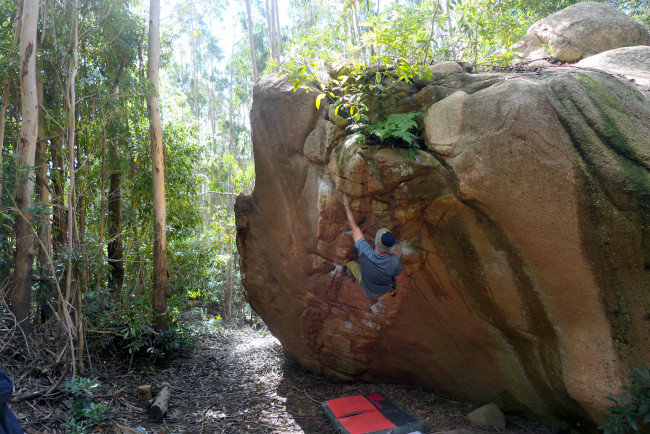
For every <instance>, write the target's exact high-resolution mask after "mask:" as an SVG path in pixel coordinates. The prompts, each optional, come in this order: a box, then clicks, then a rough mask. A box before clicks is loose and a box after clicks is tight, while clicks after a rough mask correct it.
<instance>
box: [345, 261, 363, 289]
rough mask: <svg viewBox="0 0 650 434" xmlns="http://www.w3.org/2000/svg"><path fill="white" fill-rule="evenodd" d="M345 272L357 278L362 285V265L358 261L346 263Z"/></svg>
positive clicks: (352, 277) (350, 276)
mask: <svg viewBox="0 0 650 434" xmlns="http://www.w3.org/2000/svg"><path fill="white" fill-rule="evenodd" d="M345 274H346V276H348V277H349V278H351V279H355V280H356V281H357V283H359V285H361V265H359V263H358V262H355V261H350V262H348V263H347V264H346V265H345Z"/></svg>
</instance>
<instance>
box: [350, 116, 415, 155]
mask: <svg viewBox="0 0 650 434" xmlns="http://www.w3.org/2000/svg"><path fill="white" fill-rule="evenodd" d="M422 113H423V112H422V111H417V112H410V113H393V114H391V115H388V117H387V118H386V120H385V121H382V122H379V123H377V124H371V125H363V126H361V127H360V128H359V129H360V130H361V131H362V132H364V133H366V134H368V135H370V136H371V137H373V136H374V137H376V138H377V139H379V142H380V143H384V142H389V143H392V144H395V145H397V146H400V147H406V148H407V149H408V156H409V158H415V156H416V155H417V152H418V150H419V149H420V145H419V143H418V142H417V135H416V133H417V129H418V124H417V122H416V120H417V119H418V118H419V117H421V116H422Z"/></svg>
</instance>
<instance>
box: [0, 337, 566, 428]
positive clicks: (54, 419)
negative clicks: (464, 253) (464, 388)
mask: <svg viewBox="0 0 650 434" xmlns="http://www.w3.org/2000/svg"><path fill="white" fill-rule="evenodd" d="M127 359H128V358H127ZM129 366H130V367H131V369H130V370H129V369H128V368H129ZM10 371H11V369H10ZM15 374H16V375H18V372H15ZM89 376H91V377H98V379H99V381H100V382H101V386H100V387H98V388H97V389H95V390H93V400H94V401H95V402H96V403H102V404H104V405H107V406H110V407H111V409H112V411H111V413H110V422H107V423H104V424H103V425H101V426H100V427H99V428H96V429H95V430H94V431H93V432H105V433H139V434H143V433H148V434H162V433H188V434H198V433H303V432H304V433H328V432H334V429H333V427H332V425H330V423H329V422H328V421H327V419H326V418H325V416H324V415H323V412H322V409H321V404H320V403H321V401H326V400H330V399H334V398H339V397H344V396H350V395H357V394H365V393H372V392H376V391H379V392H382V393H384V394H385V395H386V396H388V397H390V398H391V399H392V400H393V401H395V402H396V403H397V404H398V405H399V406H401V407H402V408H404V409H405V410H406V411H408V412H409V413H411V414H412V415H413V416H415V417H417V418H419V419H420V420H422V421H424V423H425V432H427V433H435V432H443V431H453V430H456V432H457V433H462V434H469V433H478V432H497V431H496V430H495V431H491V430H483V431H481V430H478V429H476V428H472V427H470V425H469V422H468V420H467V418H466V415H467V414H468V413H469V412H470V411H471V410H472V408H473V407H472V405H470V404H468V403H463V402H458V401H454V400H452V399H449V398H447V397H444V396H441V395H440V394H437V393H433V392H430V391H426V390H424V389H422V388H419V387H415V386H405V385H391V384H368V383H360V382H351V383H350V382H347V383H346V382H340V381H336V380H332V379H328V378H324V377H321V376H317V375H313V374H311V373H309V372H307V371H305V370H304V369H302V368H301V367H300V366H298V365H297V364H296V363H295V362H293V361H292V360H291V359H290V358H289V357H287V355H286V354H285V352H284V351H283V349H282V346H281V345H280V343H279V342H278V341H277V339H275V338H274V337H273V336H272V335H271V334H270V333H269V332H268V331H267V330H266V328H264V327H262V328H260V329H255V328H251V327H250V326H244V325H241V324H240V325H229V326H228V327H227V328H220V329H214V328H213V329H209V328H206V327H203V328H202V329H201V333H200V337H199V340H198V342H197V343H196V346H195V347H194V349H193V351H192V352H191V353H189V354H186V355H184V356H182V357H177V358H175V359H174V360H172V361H171V362H170V363H169V364H168V366H167V367H166V368H156V369H153V368H151V366H150V365H148V364H147V363H144V362H142V363H138V361H137V360H136V361H135V362H134V363H133V364H132V365H131V364H130V363H129V360H114V361H112V362H107V363H103V364H101V365H99V366H98V365H97V364H94V366H93V372H92V374H91V375H89ZM13 380H14V383H15V388H16V390H17V392H21V393H23V394H24V393H25V392H26V391H28V390H26V387H25V386H26V385H29V384H30V381H32V380H34V379H31V380H30V378H25V377H23V378H19V379H18V380H17V379H16V378H14V379H13ZM34 381H35V380H34ZM162 382H168V383H170V385H171V389H172V391H171V400H170V405H169V410H168V414H167V416H166V417H165V418H164V420H163V421H162V422H159V423H156V422H152V421H150V420H149V419H148V417H147V410H146V408H145V406H144V405H142V404H140V403H139V402H138V399H137V393H136V387H137V386H139V385H143V384H151V385H158V384H160V383H162ZM27 389H28V388H27ZM11 407H12V409H13V411H14V412H15V413H16V415H17V417H18V418H19V421H20V422H21V424H22V426H23V429H24V430H25V432H27V433H63V432H65V431H64V429H63V428H61V427H60V422H61V420H63V419H64V418H65V417H66V410H67V409H66V404H65V399H63V398H62V397H61V396H60V395H59V397H58V398H57V395H56V394H55V395H54V396H51V397H48V398H44V397H40V398H35V399H30V400H22V401H20V402H16V403H12V404H11ZM507 421H508V425H507V428H506V430H505V431H503V430H501V431H499V432H501V433H522V434H523V433H560V432H562V431H560V430H558V429H554V428H550V427H546V426H543V425H539V424H537V423H534V422H530V421H527V420H525V419H521V418H518V417H515V416H511V415H507Z"/></svg>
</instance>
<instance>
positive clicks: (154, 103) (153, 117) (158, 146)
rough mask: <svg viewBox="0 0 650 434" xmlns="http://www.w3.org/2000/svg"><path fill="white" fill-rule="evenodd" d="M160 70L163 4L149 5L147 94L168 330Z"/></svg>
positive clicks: (161, 306)
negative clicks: (148, 86)
mask: <svg viewBox="0 0 650 434" xmlns="http://www.w3.org/2000/svg"><path fill="white" fill-rule="evenodd" d="M159 68H160V0H150V2H149V58H148V60H147V78H148V79H149V82H150V85H151V89H150V91H149V93H148V94H147V111H148V113H149V133H150V135H151V162H152V172H153V173H152V181H153V214H154V248H153V309H154V311H155V314H156V318H155V320H154V325H155V327H156V328H157V329H160V330H167V316H166V315H165V311H166V310H167V288H166V285H167V230H166V224H167V223H166V220H167V218H166V209H165V163H164V159H163V158H164V156H163V143H162V125H161V121H160V101H159V99H158V87H159V86H158V72H159Z"/></svg>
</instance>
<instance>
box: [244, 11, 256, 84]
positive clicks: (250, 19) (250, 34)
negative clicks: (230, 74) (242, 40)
mask: <svg viewBox="0 0 650 434" xmlns="http://www.w3.org/2000/svg"><path fill="white" fill-rule="evenodd" d="M246 14H247V16H248V42H249V46H250V50H251V64H252V65H253V83H256V82H257V61H256V60H255V38H254V32H253V14H252V13H251V0H246Z"/></svg>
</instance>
